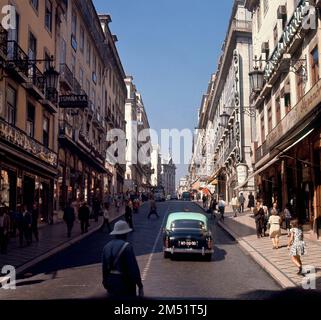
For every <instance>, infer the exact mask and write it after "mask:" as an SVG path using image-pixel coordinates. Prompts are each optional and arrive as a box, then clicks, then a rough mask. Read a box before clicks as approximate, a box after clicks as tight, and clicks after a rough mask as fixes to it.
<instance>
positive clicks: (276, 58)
mask: <svg viewBox="0 0 321 320" xmlns="http://www.w3.org/2000/svg"><path fill="white" fill-rule="evenodd" d="M310 8H311V6H310V3H309V1H304V3H303V4H301V5H299V6H298V7H297V8H296V10H295V12H294V14H293V17H292V19H291V21H290V22H289V24H288V26H287V27H286V29H285V31H284V33H283V36H282V38H281V40H280V42H279V43H278V44H277V47H276V49H275V51H274V53H273V55H272V58H271V60H270V61H269V62H268V63H267V65H266V67H265V75H264V77H265V80H266V81H269V79H270V77H271V75H272V73H273V72H274V71H275V69H276V67H277V66H278V64H279V63H280V62H281V59H282V57H283V54H284V53H285V51H286V49H287V48H288V46H289V45H290V43H291V42H292V40H293V39H294V36H295V35H296V33H297V32H298V30H299V28H300V27H302V23H303V22H304V19H305V17H306V16H308V15H309V14H310V10H309V9H310Z"/></svg>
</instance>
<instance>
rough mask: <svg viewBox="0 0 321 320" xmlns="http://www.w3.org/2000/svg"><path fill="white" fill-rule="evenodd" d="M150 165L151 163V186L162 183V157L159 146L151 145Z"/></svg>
mask: <svg viewBox="0 0 321 320" xmlns="http://www.w3.org/2000/svg"><path fill="white" fill-rule="evenodd" d="M151 165H152V176H151V184H152V186H153V187H157V186H160V185H161V183H162V176H161V174H162V158H161V153H160V146H159V145H153V151H152V155H151Z"/></svg>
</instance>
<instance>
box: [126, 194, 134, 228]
mask: <svg viewBox="0 0 321 320" xmlns="http://www.w3.org/2000/svg"><path fill="white" fill-rule="evenodd" d="M125 220H126V222H127V223H128V225H129V226H130V228H131V229H134V227H133V202H132V200H128V201H127V204H126V207H125Z"/></svg>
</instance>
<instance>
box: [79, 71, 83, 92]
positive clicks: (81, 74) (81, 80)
mask: <svg viewBox="0 0 321 320" xmlns="http://www.w3.org/2000/svg"><path fill="white" fill-rule="evenodd" d="M79 82H80V85H81V87H82V88H83V87H84V70H83V68H81V67H79Z"/></svg>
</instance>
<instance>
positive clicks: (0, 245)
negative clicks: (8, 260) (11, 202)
mask: <svg viewBox="0 0 321 320" xmlns="http://www.w3.org/2000/svg"><path fill="white" fill-rule="evenodd" d="M9 233H10V216H9V212H8V208H7V207H2V208H0V253H1V254H6V253H7V248H8V242H9Z"/></svg>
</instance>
